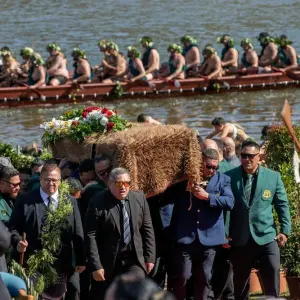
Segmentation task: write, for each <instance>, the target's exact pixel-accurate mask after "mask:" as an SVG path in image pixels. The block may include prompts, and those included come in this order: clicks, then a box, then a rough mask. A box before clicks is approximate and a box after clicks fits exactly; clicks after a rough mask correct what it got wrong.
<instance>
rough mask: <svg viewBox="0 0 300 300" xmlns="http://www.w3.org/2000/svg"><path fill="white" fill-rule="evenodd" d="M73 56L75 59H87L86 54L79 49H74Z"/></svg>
mask: <svg viewBox="0 0 300 300" xmlns="http://www.w3.org/2000/svg"><path fill="white" fill-rule="evenodd" d="M71 55H72V56H73V57H74V56H76V57H80V58H84V59H86V56H85V52H84V51H82V50H80V49H79V48H74V49H73V51H72V53H71Z"/></svg>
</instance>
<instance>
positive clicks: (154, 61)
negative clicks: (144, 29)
mask: <svg viewBox="0 0 300 300" xmlns="http://www.w3.org/2000/svg"><path fill="white" fill-rule="evenodd" d="M140 43H141V45H142V48H143V49H144V53H143V56H142V62H143V65H144V69H145V73H146V76H145V77H146V78H147V80H152V79H155V78H157V76H158V71H159V67H160V58H159V53H158V51H157V49H155V48H154V47H153V41H152V39H151V37H148V36H143V37H142V38H141V39H140Z"/></svg>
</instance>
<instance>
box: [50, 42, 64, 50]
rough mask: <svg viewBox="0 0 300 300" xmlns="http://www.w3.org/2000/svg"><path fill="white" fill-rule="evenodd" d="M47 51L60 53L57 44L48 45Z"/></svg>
mask: <svg viewBox="0 0 300 300" xmlns="http://www.w3.org/2000/svg"><path fill="white" fill-rule="evenodd" d="M49 50H54V51H61V49H60V47H59V45H58V44H54V43H53V44H48V46H47V51H49Z"/></svg>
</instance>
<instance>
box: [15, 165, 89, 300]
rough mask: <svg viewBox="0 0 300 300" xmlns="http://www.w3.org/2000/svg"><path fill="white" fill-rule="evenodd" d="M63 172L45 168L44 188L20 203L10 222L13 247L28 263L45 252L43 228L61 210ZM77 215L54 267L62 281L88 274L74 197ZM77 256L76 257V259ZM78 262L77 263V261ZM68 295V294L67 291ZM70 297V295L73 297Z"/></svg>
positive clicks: (54, 289) (51, 290)
mask: <svg viewBox="0 0 300 300" xmlns="http://www.w3.org/2000/svg"><path fill="white" fill-rule="evenodd" d="M60 180H61V172H60V169H59V168H58V166H57V165H55V164H45V165H44V166H43V168H42V171H41V176H40V184H41V187H40V188H39V189H37V190H33V191H31V192H29V193H27V194H23V195H21V196H20V198H19V199H18V201H17V203H16V205H15V207H14V209H13V212H12V215H11V218H10V221H9V228H10V230H11V232H12V245H13V246H14V248H15V249H17V251H18V252H19V253H22V252H25V251H26V252H25V262H26V260H27V259H28V257H29V256H30V255H31V254H33V253H34V252H35V251H36V250H40V249H41V248H42V245H41V242H40V236H41V233H42V230H43V224H44V223H45V221H46V218H47V212H48V210H49V209H54V210H55V209H56V208H57V207H58V206H59V190H58V188H59V185H60ZM70 202H71V203H72V206H73V213H72V214H71V215H70V216H69V217H68V223H69V226H68V227H67V228H66V229H64V231H63V233H62V247H61V251H60V253H59V254H58V256H57V260H56V261H55V263H54V265H53V267H54V268H55V269H56V271H57V273H58V274H59V275H64V276H62V277H65V278H67V277H70V276H71V275H73V273H74V271H75V272H77V273H80V272H82V271H83V270H84V268H85V267H84V266H85V257H84V244H83V229H82V223H81V218H80V214H79V210H78V207H77V204H76V200H75V198H73V197H71V196H70ZM23 232H25V233H26V241H22V233H23ZM73 253H74V257H73ZM73 258H74V261H73ZM73 262H75V265H73ZM74 267H75V268H74ZM57 290H58V287H56V286H54V287H53V286H52V287H49V288H48V289H46V291H45V293H46V294H48V293H49V294H51V293H54V294H56V293H58V291H57ZM63 292H64V291H63ZM69 295H70V294H69ZM68 299H72V300H75V299H76V300H77V299H78V295H76V293H74V295H72V296H69V298H68Z"/></svg>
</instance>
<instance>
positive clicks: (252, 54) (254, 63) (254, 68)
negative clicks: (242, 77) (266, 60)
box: [240, 38, 258, 74]
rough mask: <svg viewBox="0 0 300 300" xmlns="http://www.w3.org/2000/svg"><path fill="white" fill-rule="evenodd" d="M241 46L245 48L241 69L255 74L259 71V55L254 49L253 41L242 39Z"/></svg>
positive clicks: (245, 72)
mask: <svg viewBox="0 0 300 300" xmlns="http://www.w3.org/2000/svg"><path fill="white" fill-rule="evenodd" d="M241 47H242V48H243V50H244V53H243V56H242V59H241V64H240V71H241V73H244V74H255V73H257V72H258V55H257V53H256V51H255V50H254V47H253V44H252V41H251V40H250V39H248V38H245V39H243V40H242V41H241Z"/></svg>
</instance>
